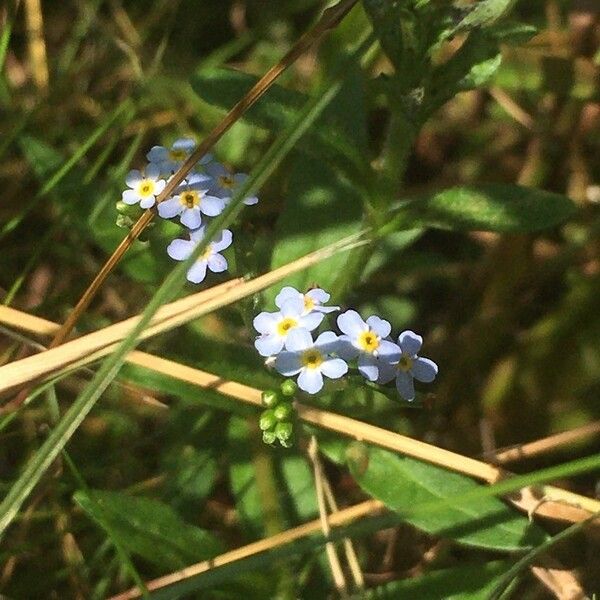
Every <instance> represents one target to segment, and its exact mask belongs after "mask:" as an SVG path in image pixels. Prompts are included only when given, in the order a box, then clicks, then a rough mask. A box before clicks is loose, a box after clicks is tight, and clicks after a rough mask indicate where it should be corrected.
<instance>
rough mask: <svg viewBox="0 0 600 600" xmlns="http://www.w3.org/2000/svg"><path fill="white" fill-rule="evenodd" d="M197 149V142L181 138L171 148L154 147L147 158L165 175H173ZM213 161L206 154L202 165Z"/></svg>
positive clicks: (201, 161)
mask: <svg viewBox="0 0 600 600" xmlns="http://www.w3.org/2000/svg"><path fill="white" fill-rule="evenodd" d="M195 149H196V142H195V141H194V140H192V139H191V138H180V139H178V140H175V141H174V142H173V145H172V146H171V148H170V149H169V148H165V147H164V146H152V148H150V151H149V152H148V154H146V158H147V159H148V161H149V162H150V164H152V165H155V166H157V167H158V168H159V170H160V172H161V173H163V174H164V175H171V174H172V173H174V172H175V171H177V169H179V167H181V165H182V164H183V163H184V162H185V161H186V160H187V159H188V157H189V156H190V154H191V153H192V152H193V151H194V150H195ZM211 160H212V156H211V155H210V154H205V155H204V156H203V157H202V158H201V159H200V164H201V165H206V164H207V163H209V162H210V161H211Z"/></svg>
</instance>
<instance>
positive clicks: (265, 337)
mask: <svg viewBox="0 0 600 600" xmlns="http://www.w3.org/2000/svg"><path fill="white" fill-rule="evenodd" d="M322 320H323V314H322V313H316V312H312V313H310V314H304V303H303V302H302V300H300V299H298V298H291V299H290V300H288V301H287V302H284V304H283V305H282V306H281V310H279V311H278V312H273V313H269V312H261V313H260V314H258V315H257V316H256V317H254V321H253V324H254V328H255V329H256V331H258V333H260V334H261V335H260V336H259V337H257V338H256V340H255V341H254V346H255V347H256V349H257V350H258V353H259V354H260V355H261V356H273V355H274V354H277V353H279V352H281V350H282V349H283V347H284V345H285V344H286V340H287V337H288V334H289V333H290V332H291V331H292V330H294V329H297V328H301V329H306V330H307V331H312V330H313V329H316V328H317V327H318V326H319V325H320V324H321V321H322Z"/></svg>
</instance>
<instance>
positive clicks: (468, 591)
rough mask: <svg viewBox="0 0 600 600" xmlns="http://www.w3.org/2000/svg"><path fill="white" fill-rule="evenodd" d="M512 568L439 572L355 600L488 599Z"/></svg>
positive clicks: (496, 563)
mask: <svg viewBox="0 0 600 600" xmlns="http://www.w3.org/2000/svg"><path fill="white" fill-rule="evenodd" d="M509 567H510V563H509V562H507V561H494V562H489V563H484V564H471V565H466V566H461V567H454V568H453V569H440V570H439V571H432V572H430V573H426V574H425V575H423V576H421V577H414V578H411V579H403V580H401V581H393V582H391V583H388V584H386V585H381V586H378V587H376V588H372V589H369V590H366V591H365V592H364V593H362V594H361V595H360V596H356V600H358V598H360V599H361V600H370V599H373V600H375V599H377V600H387V599H388V598H389V600H403V599H404V598H406V599H407V600H408V599H412V598H418V599H419V600H439V599H440V598H443V599H444V600H488V598H489V595H490V592H491V591H492V590H493V589H494V586H495V585H496V584H497V583H498V581H500V580H501V579H502V575H503V574H504V573H505V572H506V570H507V569H508V568H509Z"/></svg>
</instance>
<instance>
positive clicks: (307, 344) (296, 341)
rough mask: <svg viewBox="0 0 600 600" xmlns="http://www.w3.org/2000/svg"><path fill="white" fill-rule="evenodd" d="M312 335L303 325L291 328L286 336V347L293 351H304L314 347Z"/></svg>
mask: <svg viewBox="0 0 600 600" xmlns="http://www.w3.org/2000/svg"><path fill="white" fill-rule="evenodd" d="M312 345H313V339H312V335H310V333H309V332H308V331H307V330H306V329H303V328H302V327H297V328H296V329H291V330H290V332H289V333H288V334H287V336H286V337H285V348H286V350H291V351H292V352H302V351H303V350H307V349H308V348H312Z"/></svg>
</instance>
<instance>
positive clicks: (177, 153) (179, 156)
mask: <svg viewBox="0 0 600 600" xmlns="http://www.w3.org/2000/svg"><path fill="white" fill-rule="evenodd" d="M187 157H188V153H187V152H186V151H185V150H169V158H170V159H171V160H174V161H180V160H185V159H186V158H187Z"/></svg>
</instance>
